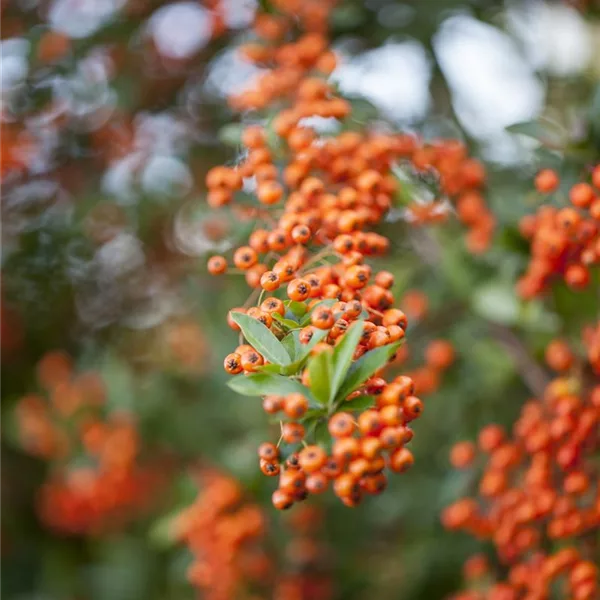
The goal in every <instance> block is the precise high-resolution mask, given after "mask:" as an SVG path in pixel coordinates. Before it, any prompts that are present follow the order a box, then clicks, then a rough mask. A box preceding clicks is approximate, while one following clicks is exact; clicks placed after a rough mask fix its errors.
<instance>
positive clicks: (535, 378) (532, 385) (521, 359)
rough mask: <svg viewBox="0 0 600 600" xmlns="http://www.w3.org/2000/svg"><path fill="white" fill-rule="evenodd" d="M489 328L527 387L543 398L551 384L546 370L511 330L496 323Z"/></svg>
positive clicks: (490, 324)
mask: <svg viewBox="0 0 600 600" xmlns="http://www.w3.org/2000/svg"><path fill="white" fill-rule="evenodd" d="M489 328H490V331H491V333H492V335H493V336H494V338H495V339H496V341H497V342H498V343H499V344H500V345H501V346H502V347H503V348H504V349H505V350H506V352H507V353H508V355H509V356H510V357H511V358H512V360H513V362H514V364H515V368H516V369H517V371H518V372H519V374H520V375H521V377H522V378H523V381H524V382H525V384H526V385H527V387H528V388H529V389H530V390H531V391H532V392H533V394H534V395H535V396H536V397H537V398H541V397H542V396H543V395H544V390H545V389H546V387H547V386H548V384H549V383H550V377H549V375H548V373H547V372H546V370H545V369H544V368H543V367H541V366H540V365H539V364H538V363H537V362H536V361H535V360H534V359H533V358H532V357H531V355H530V354H529V352H528V351H527V349H526V348H525V346H524V345H523V343H522V342H521V340H520V339H519V338H518V337H517V336H516V335H515V334H514V333H513V332H512V331H511V330H510V329H508V328H506V327H503V326H502V325H498V324H496V323H489Z"/></svg>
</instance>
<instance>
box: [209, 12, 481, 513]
mask: <svg viewBox="0 0 600 600" xmlns="http://www.w3.org/2000/svg"><path fill="white" fill-rule="evenodd" d="M276 4H277V6H276V8H277V11H278V12H277V14H275V15H267V14H259V15H258V16H257V19H256V23H255V26H254V33H255V34H256V36H257V40H258V41H257V42H256V43H254V42H253V43H251V44H248V45H246V46H244V47H243V48H242V52H243V55H244V56H245V57H246V59H248V60H251V61H253V62H255V63H257V64H260V65H261V66H263V67H265V72H264V73H263V75H262V76H261V77H259V78H258V80H257V83H256V85H255V86H254V87H253V88H252V89H250V90H246V91H245V92H243V93H242V94H240V95H237V96H235V97H233V98H231V103H232V105H233V106H234V108H236V109H239V110H241V109H244V110H246V109H254V110H256V109H263V108H266V107H267V106H270V105H272V104H273V103H274V102H275V101H278V102H285V103H286V104H285V108H283V109H281V110H280V111H279V112H278V114H277V115H276V116H275V117H274V118H273V119H272V121H271V122H270V123H269V124H268V125H265V124H253V125H250V126H247V127H246V128H245V130H244V131H243V134H242V139H241V141H242V144H243V146H244V148H245V149H246V151H245V153H244V155H243V157H242V159H241V162H240V163H239V164H237V165H236V166H235V167H227V166H218V167H215V168H213V169H212V170H211V171H210V172H209V173H208V175H207V178H206V183H207V187H208V195H207V201H208V204H209V205H210V206H211V207H213V208H217V207H221V206H224V205H228V204H230V203H232V202H233V201H234V199H236V200H241V201H248V200H251V199H252V197H255V198H256V199H257V200H258V206H256V205H254V206H252V205H246V206H247V208H246V214H251V215H252V216H253V217H254V218H256V219H257V221H258V223H259V224H260V225H259V226H258V227H257V228H256V229H255V230H254V231H253V233H252V234H251V235H250V238H249V240H248V245H244V246H241V247H239V248H237V250H235V252H234V254H233V257H232V262H233V269H232V268H231V267H230V265H228V261H227V259H226V258H225V257H224V256H213V257H211V258H210V260H209V261H208V269H209V272H211V273H212V274H215V275H220V274H223V273H225V272H228V271H229V272H237V273H243V274H244V275H245V278H246V282H247V283H248V285H249V286H250V287H251V288H253V289H254V290H255V292H254V293H253V294H252V295H251V296H250V299H249V301H248V303H247V304H246V306H245V307H243V308H237V309H234V310H233V311H231V312H230V314H229V324H230V326H231V327H232V328H233V329H234V330H237V331H241V334H242V335H241V338H245V343H244V340H243V339H240V345H239V346H238V347H237V348H236V349H235V351H234V352H232V353H231V354H229V355H228V356H227V357H226V359H225V370H226V371H227V372H228V373H230V374H232V375H236V374H240V373H244V374H245V375H246V376H248V375H250V376H251V377H249V378H247V379H249V381H245V382H243V383H241V382H239V381H235V380H234V382H233V383H232V387H233V388H234V389H236V390H237V391H239V392H242V393H248V394H249V395H262V396H264V398H265V399H264V408H265V411H266V412H267V413H268V414H271V415H278V414H279V413H280V412H283V413H284V415H285V420H286V422H283V419H282V420H281V423H280V429H281V436H280V443H279V444H268V443H267V444H264V445H263V446H261V450H260V453H259V454H260V466H261V470H262V471H263V472H264V473H265V474H266V475H271V476H276V475H279V476H280V485H279V488H278V490H277V491H276V492H275V494H274V496H273V502H274V504H275V505H276V506H277V507H279V508H287V507H289V506H291V504H292V503H293V502H294V501H295V500H299V499H302V498H304V497H305V496H306V495H307V493H320V492H322V491H324V490H325V489H326V487H327V485H328V483H329V481H333V482H334V483H333V488H334V491H335V493H336V494H337V495H338V496H339V497H340V498H341V499H342V500H343V502H344V503H345V504H347V505H349V506H354V505H356V504H357V503H358V502H359V500H360V498H361V496H362V495H363V493H365V492H366V493H379V492H380V491H382V490H383V489H384V488H385V485H386V477H385V475H384V474H383V470H384V468H385V466H386V460H385V459H384V455H385V454H387V456H388V459H387V465H388V466H389V468H390V469H391V470H393V471H396V472H400V471H403V470H405V469H407V468H408V467H410V465H411V464H412V460H413V458H412V454H411V453H410V451H409V450H408V449H407V448H405V447H404V444H406V443H407V442H408V441H409V440H410V439H411V437H412V431H411V430H410V429H409V428H408V427H407V425H408V424H409V423H410V421H412V420H413V419H415V418H417V417H418V416H419V415H420V413H421V410H422V404H421V401H420V400H419V399H418V398H417V397H416V396H415V395H414V393H415V390H414V384H413V382H412V380H411V379H410V378H409V377H406V376H399V377H397V378H396V379H394V380H393V381H391V382H390V383H387V382H386V381H385V380H384V379H382V378H381V377H379V371H380V370H381V369H382V368H383V367H384V366H385V365H386V363H387V362H388V360H389V359H390V358H391V357H392V356H393V354H394V352H395V351H396V350H397V349H398V343H399V342H400V341H401V340H402V339H403V338H404V332H405V329H406V326H407V319H406V316H405V314H404V313H403V312H402V311H401V310H399V309H397V308H394V307H393V305H394V296H393V293H392V291H391V288H392V286H393V284H394V278H393V276H392V274H391V273H389V272H387V271H381V272H378V273H374V272H373V269H372V268H371V266H370V265H368V264H367V263H366V262H365V260H366V258H367V257H370V256H377V255H380V254H383V253H385V252H386V251H387V250H388V248H389V246H390V242H389V240H388V239H387V238H385V237H383V236H382V235H380V234H378V233H375V232H374V231H373V228H374V227H375V226H377V225H378V224H380V223H381V222H382V221H383V220H384V217H385V215H386V213H387V212H388V210H389V209H390V207H391V206H392V203H393V199H394V196H395V195H396V194H397V193H399V191H400V188H401V184H400V182H399V180H398V179H397V177H396V176H395V175H394V172H393V165H394V163H395V162H397V161H399V160H404V161H407V162H408V163H409V164H410V165H412V167H413V168H414V169H415V170H416V171H418V172H421V173H425V172H427V173H433V174H435V176H436V179H437V181H438V183H439V186H438V187H439V192H440V195H441V196H444V197H450V198H453V199H455V200H456V203H457V212H458V215H459V218H460V219H461V220H462V221H463V222H464V223H465V224H466V225H467V226H469V227H470V228H471V233H470V236H471V238H470V246H471V247H472V248H473V249H474V250H475V249H477V250H482V249H484V248H485V247H486V246H487V243H488V242H489V239H490V235H491V232H492V229H493V219H492V218H491V217H490V215H489V213H488V211H487V208H486V207H485V203H484V202H483V199H482V196H481V194H480V192H479V191H478V190H479V188H481V186H482V185H483V184H484V181H485V173H484V172H483V169H482V167H481V165H480V164H479V163H478V162H476V161H474V160H472V159H470V158H468V157H467V155H466V151H465V148H464V146H462V145H461V144H460V143H458V142H455V141H439V142H434V143H431V144H425V143H423V142H422V141H420V140H418V139H417V138H415V137H413V136H410V135H396V134H387V133H385V134H384V133H370V132H358V131H350V130H343V131H342V132H341V133H339V134H336V135H333V136H327V137H326V136H323V135H320V134H319V133H318V131H317V130H316V129H315V128H313V127H311V126H309V125H308V124H307V122H306V118H308V117H322V118H334V119H337V120H338V122H341V123H343V122H344V119H345V118H346V117H348V116H349V115H350V112H351V106H350V104H349V103H348V102H347V101H346V100H344V99H342V98H340V97H338V96H336V93H335V89H334V86H333V85H332V84H331V83H329V82H328V81H327V80H326V79H325V77H326V76H327V75H328V74H329V73H331V71H332V70H333V68H334V67H335V55H334V54H333V53H332V52H331V51H330V50H329V48H328V45H327V40H326V38H325V37H324V29H325V24H326V20H327V16H328V13H329V11H330V9H331V7H332V4H333V3H328V2H319V3H316V2H307V3H297V2H289V1H283V0H282V1H281V2H278V3H276ZM296 18H297V21H296V20H295V19H296ZM296 25H299V26H300V27H301V28H302V29H303V30H304V33H303V34H301V35H300V37H298V38H297V39H296V40H295V41H285V42H283V41H282V40H283V38H284V37H285V36H286V34H287V33H289V32H291V31H292V30H293V29H294V28H295V27H296ZM286 39H288V40H289V38H286ZM442 204H443V203H442V202H441V201H439V202H438V201H433V202H432V206H433V207H434V208H435V207H436V206H438V205H439V206H441V205H442ZM421 208H422V207H419V208H418V207H416V205H413V206H411V207H410V208H409V210H408V212H409V213H410V214H412V218H413V220H419V221H423V220H425V221H427V220H428V219H422V218H419V219H416V217H415V214H416V212H417V211H418V210H421ZM421 212H422V211H421ZM434 212H435V210H434ZM265 294H268V295H267V296H266V297H265ZM257 297H258V300H257ZM255 303H256V304H255ZM252 304H254V305H252ZM351 331H353V333H352V335H350V332H351ZM446 350H447V349H446ZM446 350H444V349H441V350H440V352H441V353H442V354H443V353H444V352H446ZM432 352H434V351H432ZM440 357H441V354H440V356H438V357H434V361H435V360H437V359H439V358H440ZM441 358H442V359H443V360H442V362H444V363H445V366H447V364H446V363H448V361H447V358H448V357H447V356H444V357H441ZM451 360H452V359H451V358H450V362H451ZM448 364H449V363H448ZM443 368H444V367H443ZM434 370H435V369H434ZM432 372H433V371H432ZM435 374H437V371H435ZM269 376H270V377H269ZM277 377H279V379H276V378H277ZM283 377H285V378H287V381H283V380H282V378H283ZM237 379H239V378H237ZM424 387H426V386H424ZM429 387H431V386H429ZM365 409H366V410H365ZM353 412H358V413H360V414H359V415H358V416H357V417H356V418H355V417H354V416H353V414H352V413H353ZM319 430H321V431H323V430H324V431H325V432H327V431H328V434H326V435H325V436H322V437H323V439H319V442H318V443H316V440H317V438H319V436H318V435H317V434H318V433H319ZM305 438H314V439H308V441H306V440H305ZM282 443H284V444H285V445H286V448H285V449H284V451H283V452H282V451H281V448H280V446H281V444H282ZM307 443H310V445H307V446H306V447H305V448H303V449H301V450H300V451H299V452H298V449H299V448H298V446H299V445H300V444H305V445H306V444H307ZM290 446H291V447H290ZM284 455H285V456H284ZM282 465H283V469H282Z"/></svg>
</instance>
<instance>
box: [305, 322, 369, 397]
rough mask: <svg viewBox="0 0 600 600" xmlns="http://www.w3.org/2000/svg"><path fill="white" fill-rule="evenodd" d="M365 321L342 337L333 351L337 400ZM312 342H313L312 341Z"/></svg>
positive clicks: (333, 389)
mask: <svg viewBox="0 0 600 600" xmlns="http://www.w3.org/2000/svg"><path fill="white" fill-rule="evenodd" d="M364 325H365V324H364V321H355V322H354V323H352V325H350V327H349V328H348V331H346V333H345V334H344V336H343V337H342V340H341V342H340V343H339V344H338V345H337V346H336V347H335V349H334V351H333V369H332V372H331V396H332V397H334V398H335V395H336V394H337V391H338V390H339V389H340V386H341V385H342V382H343V381H344V378H345V377H346V375H347V373H348V369H349V368H350V365H351V364H352V357H353V356H354V352H355V350H356V347H357V346H358V343H359V342H360V337H361V335H362V332H363V329H364ZM311 341H312V340H311Z"/></svg>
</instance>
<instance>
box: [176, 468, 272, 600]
mask: <svg viewBox="0 0 600 600" xmlns="http://www.w3.org/2000/svg"><path fill="white" fill-rule="evenodd" d="M198 483H199V486H201V492H200V493H199V494H198V496H197V498H196V500H195V502H194V503H193V504H192V505H191V506H189V507H188V508H186V509H185V510H184V511H183V512H181V513H180V514H179V515H178V516H177V518H176V521H175V523H174V532H173V533H174V535H175V537H176V538H177V539H179V540H180V541H182V542H185V544H186V545H187V546H188V547H189V549H190V550H191V552H192V554H193V555H194V561H193V563H192V564H191V565H190V567H189V570H188V579H189V580H190V582H191V583H192V584H193V585H194V586H195V587H197V588H199V589H200V590H202V594H203V595H202V597H203V598H206V600H230V599H231V598H237V597H239V591H240V587H241V586H246V585H251V584H252V583H254V584H258V583H260V582H264V581H265V579H267V578H270V576H271V575H272V573H271V570H272V564H271V560H270V558H269V557H268V555H267V554H266V553H265V550H264V541H265V531H266V520H265V517H264V514H263V512H262V510H261V509H260V508H259V507H258V506H256V505H254V504H250V503H248V502H247V501H246V500H245V499H244V497H243V493H242V488H241V486H240V485H239V483H238V482H237V481H235V480H234V479H232V478H230V477H227V476H225V475H223V474H221V473H219V472H217V471H208V470H204V471H202V472H201V474H200V476H199V477H198Z"/></svg>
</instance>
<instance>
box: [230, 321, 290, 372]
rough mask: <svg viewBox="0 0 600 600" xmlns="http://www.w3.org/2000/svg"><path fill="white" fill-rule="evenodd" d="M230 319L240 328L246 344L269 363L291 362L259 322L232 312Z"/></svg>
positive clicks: (283, 349)
mask: <svg viewBox="0 0 600 600" xmlns="http://www.w3.org/2000/svg"><path fill="white" fill-rule="evenodd" d="M231 318H232V319H233V320H234V321H235V322H236V323H237V324H238V325H239V326H240V329H241V330H242V333H243V334H244V337H245V338H246V340H247V341H248V343H249V344H250V345H251V346H253V347H254V348H255V349H256V350H257V352H260V353H261V354H262V355H263V356H264V357H265V358H266V359H267V360H268V361H269V362H271V363H273V364H276V365H289V364H290V363H291V362H292V361H291V359H290V356H289V354H288V353H287V351H286V349H285V348H284V346H283V344H282V343H281V342H280V341H279V340H278V339H277V338H276V337H275V336H274V335H273V333H272V332H271V330H270V329H269V328H268V327H265V326H264V325H263V324H262V323H261V322H260V321H258V320H257V319H254V318H253V317H249V316H248V315H246V314H244V313H241V312H232V313H231Z"/></svg>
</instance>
